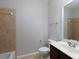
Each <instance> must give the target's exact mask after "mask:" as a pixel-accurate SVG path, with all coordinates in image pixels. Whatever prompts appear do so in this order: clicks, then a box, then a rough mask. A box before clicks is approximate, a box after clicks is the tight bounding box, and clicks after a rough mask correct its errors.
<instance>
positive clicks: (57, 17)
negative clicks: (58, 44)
mask: <svg viewBox="0 0 79 59" xmlns="http://www.w3.org/2000/svg"><path fill="white" fill-rule="evenodd" d="M63 6H64V1H63V0H49V6H48V8H49V11H48V12H49V13H48V15H49V19H48V20H49V31H48V32H49V38H51V39H54V40H61V39H62V27H61V25H62V24H61V23H62V22H61V21H62V7H63ZM56 23H57V24H56Z"/></svg>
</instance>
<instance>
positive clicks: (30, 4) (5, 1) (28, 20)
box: [0, 0, 48, 55]
mask: <svg viewBox="0 0 79 59" xmlns="http://www.w3.org/2000/svg"><path fill="white" fill-rule="evenodd" d="M0 7H9V8H15V9H16V45H17V55H22V54H27V53H31V52H34V51H37V49H38V48H39V47H40V46H42V45H45V44H46V43H47V39H48V2H47V0H0ZM40 40H42V42H41V43H40Z"/></svg>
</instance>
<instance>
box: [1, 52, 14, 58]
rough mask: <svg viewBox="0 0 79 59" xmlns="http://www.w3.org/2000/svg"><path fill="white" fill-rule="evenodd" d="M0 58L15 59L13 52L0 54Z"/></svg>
mask: <svg viewBox="0 0 79 59" xmlns="http://www.w3.org/2000/svg"><path fill="white" fill-rule="evenodd" d="M0 59H15V52H14V51H13V52H7V53H2V54H0Z"/></svg>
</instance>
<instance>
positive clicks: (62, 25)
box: [61, 0, 74, 40]
mask: <svg viewBox="0 0 79 59" xmlns="http://www.w3.org/2000/svg"><path fill="white" fill-rule="evenodd" d="M72 2H74V0H70V1H69V0H68V2H66V3H65V4H64V6H63V7H62V15H61V18H62V21H61V23H62V24H61V28H62V29H61V32H62V34H61V36H62V40H63V39H64V7H65V6H67V5H68V4H70V3H72Z"/></svg>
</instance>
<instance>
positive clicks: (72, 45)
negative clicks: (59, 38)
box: [68, 41, 77, 47]
mask: <svg viewBox="0 0 79 59" xmlns="http://www.w3.org/2000/svg"><path fill="white" fill-rule="evenodd" d="M68 45H69V46H70V47H76V45H77V44H76V43H75V42H70V41H69V42H68Z"/></svg>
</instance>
